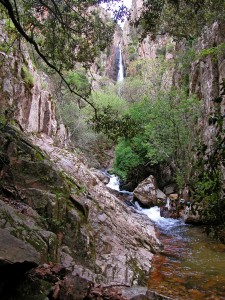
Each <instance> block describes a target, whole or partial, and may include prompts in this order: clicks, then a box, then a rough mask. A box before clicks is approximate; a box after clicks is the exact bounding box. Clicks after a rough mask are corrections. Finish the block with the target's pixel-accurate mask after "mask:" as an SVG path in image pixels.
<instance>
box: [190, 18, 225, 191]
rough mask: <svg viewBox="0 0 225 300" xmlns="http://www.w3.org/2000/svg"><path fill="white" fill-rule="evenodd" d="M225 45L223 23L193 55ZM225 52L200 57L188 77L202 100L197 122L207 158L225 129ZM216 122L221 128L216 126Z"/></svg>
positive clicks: (205, 36) (224, 172)
mask: <svg viewBox="0 0 225 300" xmlns="http://www.w3.org/2000/svg"><path fill="white" fill-rule="evenodd" d="M224 43H225V26H224V24H218V23H214V24H213V26H212V27H211V28H208V29H207V30H206V31H205V32H204V33H203V34H202V36H201V37H200V38H199V40H198V43H197V45H196V52H197V54H200V53H201V51H202V50H204V49H210V48H211V49H212V48H216V47H218V46H219V45H222V44H224ZM224 82H225V51H224V50H223V51H218V52H215V54H214V55H205V56H202V55H200V58H199V59H198V60H196V61H194V62H193V63H192V66H191V74H190V91H191V92H192V93H195V94H197V95H198V97H199V98H200V100H201V101H202V118H201V120H200V122H199V126H200V128H201V131H202V132H203V136H202V139H203V142H204V144H205V145H206V146H207V151H206V153H207V154H209V155H210V153H213V151H215V149H216V147H217V144H216V143H217V136H218V133H219V132H218V131H219V130H222V131H223V132H221V136H222V139H224V130H225V85H224ZM219 123H220V124H221V125H222V126H219ZM221 171H222V179H223V183H222V187H223V191H225V166H224V163H223V162H222V161H221Z"/></svg>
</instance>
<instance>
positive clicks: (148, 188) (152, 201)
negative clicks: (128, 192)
mask: <svg viewBox="0 0 225 300" xmlns="http://www.w3.org/2000/svg"><path fill="white" fill-rule="evenodd" d="M134 197H135V198H137V199H138V200H139V202H140V203H141V204H143V205H144V206H146V207H152V206H156V205H160V203H165V199H166V195H165V194H164V193H163V192H162V191H160V190H159V189H158V188H157V186H156V181H155V178H154V176H152V175H150V176H149V177H148V178H146V179H145V180H144V181H142V182H141V183H140V184H139V185H138V186H137V187H136V188H135V190H134Z"/></svg>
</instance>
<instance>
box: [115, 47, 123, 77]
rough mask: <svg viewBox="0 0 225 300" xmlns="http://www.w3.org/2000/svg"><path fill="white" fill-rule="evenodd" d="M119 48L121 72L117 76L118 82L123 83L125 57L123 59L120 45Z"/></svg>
mask: <svg viewBox="0 0 225 300" xmlns="http://www.w3.org/2000/svg"><path fill="white" fill-rule="evenodd" d="M118 47H119V71H118V75H117V82H118V83H119V82H121V81H123V80H124V66H123V57H122V50H121V47H120V45H119V46H118Z"/></svg>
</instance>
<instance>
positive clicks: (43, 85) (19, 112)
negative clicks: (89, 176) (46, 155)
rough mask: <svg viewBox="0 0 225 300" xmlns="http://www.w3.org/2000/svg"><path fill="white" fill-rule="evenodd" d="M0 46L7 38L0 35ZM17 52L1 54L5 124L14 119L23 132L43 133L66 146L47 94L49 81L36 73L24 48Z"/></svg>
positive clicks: (53, 106) (50, 96)
mask: <svg viewBox="0 0 225 300" xmlns="http://www.w3.org/2000/svg"><path fill="white" fill-rule="evenodd" d="M0 38H1V40H0V42H2V43H4V39H5V38H7V37H6V35H5V34H4V33H3V32H1V34H0ZM19 47H20V51H14V52H13V53H12V52H11V53H10V54H6V53H5V52H0V58H1V65H0V74H1V87H2V88H1V90H0V98H1V107H0V114H1V116H2V117H3V118H5V121H6V122H7V119H14V121H16V122H17V124H19V126H20V127H21V129H23V130H25V131H26V132H35V133H39V132H43V133H45V134H47V135H49V136H51V137H54V138H55V139H56V140H57V141H58V143H61V144H65V143H66V140H67V132H66V129H65V127H64V125H63V124H62V123H61V122H59V121H57V120H56V117H55V104H54V99H53V96H52V94H51V92H50V91H49V90H48V77H47V76H46V75H45V74H44V73H38V72H37V71H36V70H35V67H34V66H33V64H32V61H31V59H30V58H29V55H28V50H27V48H26V47H25V46H24V45H22V44H21V45H19V44H18V48H19Z"/></svg>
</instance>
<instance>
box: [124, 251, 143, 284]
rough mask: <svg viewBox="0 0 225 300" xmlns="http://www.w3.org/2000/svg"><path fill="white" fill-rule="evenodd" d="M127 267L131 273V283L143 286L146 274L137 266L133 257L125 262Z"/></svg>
mask: <svg viewBox="0 0 225 300" xmlns="http://www.w3.org/2000/svg"><path fill="white" fill-rule="evenodd" d="M127 265H128V267H129V268H130V269H131V270H132V271H133V279H132V283H137V284H138V285H141V286H145V285H146V280H147V275H148V274H146V271H145V270H143V269H142V268H140V267H139V266H138V262H137V259H136V258H135V257H130V258H129V259H128V260H127Z"/></svg>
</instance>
